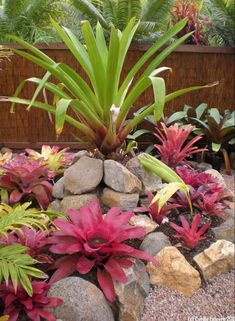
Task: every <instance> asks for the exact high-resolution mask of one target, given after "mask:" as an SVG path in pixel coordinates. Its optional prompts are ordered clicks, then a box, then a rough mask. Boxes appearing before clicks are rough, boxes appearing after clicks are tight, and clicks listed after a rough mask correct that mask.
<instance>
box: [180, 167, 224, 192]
mask: <svg viewBox="0 0 235 321" xmlns="http://www.w3.org/2000/svg"><path fill="white" fill-rule="evenodd" d="M176 172H177V174H178V175H179V176H180V177H181V178H182V179H183V181H184V182H185V184H187V185H190V186H192V187H193V188H195V189H198V188H199V187H203V191H204V192H208V191H211V193H215V192H223V190H224V188H223V186H221V185H220V183H219V181H218V180H217V179H216V178H215V177H214V176H212V175H211V174H208V173H204V172H198V171H197V170H195V169H190V168H187V167H177V168H176Z"/></svg>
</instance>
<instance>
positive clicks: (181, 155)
mask: <svg viewBox="0 0 235 321" xmlns="http://www.w3.org/2000/svg"><path fill="white" fill-rule="evenodd" d="M161 126H162V129H163V132H162V131H161V130H160V129H159V128H157V129H156V131H157V134H156V137H157V138H158V139H159V140H160V142H161V144H156V145H155V147H156V148H157V150H158V152H159V154H160V159H161V161H163V162H164V163H165V164H167V165H168V166H170V167H172V168H175V167H176V166H178V165H184V164H187V161H186V158H187V157H190V156H191V155H193V154H195V153H199V152H202V151H205V150H206V149H205V148H202V149H199V148H198V147H196V146H193V145H194V144H195V143H196V142H197V141H198V140H200V139H201V138H202V135H197V136H195V137H194V138H193V139H191V140H190V141H189V142H188V143H186V141H187V140H188V138H189V135H190V134H191V132H192V131H193V129H194V128H195V127H194V126H192V125H186V126H179V125H178V124H174V125H171V126H170V127H166V125H165V124H164V123H161Z"/></svg>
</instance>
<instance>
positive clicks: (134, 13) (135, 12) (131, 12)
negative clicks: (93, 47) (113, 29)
mask: <svg viewBox="0 0 235 321" xmlns="http://www.w3.org/2000/svg"><path fill="white" fill-rule="evenodd" d="M141 9H142V6H141V0H118V4H117V20H118V26H117V27H118V28H119V29H120V30H123V29H124V28H125V26H126V25H127V24H128V21H130V19H131V18H132V17H136V18H137V19H139V17H140V14H141Z"/></svg>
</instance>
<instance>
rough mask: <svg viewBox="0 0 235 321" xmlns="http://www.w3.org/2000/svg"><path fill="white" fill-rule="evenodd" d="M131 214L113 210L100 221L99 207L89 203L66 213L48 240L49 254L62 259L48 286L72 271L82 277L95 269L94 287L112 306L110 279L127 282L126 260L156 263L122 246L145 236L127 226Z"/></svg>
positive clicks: (58, 262) (128, 262)
mask: <svg viewBox="0 0 235 321" xmlns="http://www.w3.org/2000/svg"><path fill="white" fill-rule="evenodd" d="M133 214H134V213H132V212H124V213H122V212H121V211H120V209H119V208H115V207H113V208H112V209H110V210H109V211H108V213H107V214H106V216H105V217H103V216H102V212H101V209H100V205H99V203H98V202H97V201H92V202H91V203H90V204H89V205H88V206H86V207H83V208H81V209H80V210H79V211H76V210H70V211H69V218H70V220H69V221H65V220H63V219H56V220H55V221H54V223H55V225H56V226H57V227H58V229H59V231H57V232H55V233H54V235H52V236H51V237H50V238H49V240H48V243H49V244H52V246H51V247H50V251H51V252H52V253H56V254H66V255H65V256H62V257H61V258H60V259H58V260H57V261H56V263H55V265H54V268H57V271H56V272H55V273H54V275H53V276H52V279H51V282H55V281H56V280H58V279H61V278H64V277H66V276H68V275H70V274H71V273H73V272H75V271H78V272H79V273H81V274H86V273H88V272H89V271H91V270H92V269H93V268H96V269H97V280H98V283H99V285H100V287H101V289H102V290H103V292H104V294H105V296H106V297H107V298H108V300H110V301H111V302H113V301H114V299H115V291H114V285H113V279H114V280H117V281H119V282H123V283H124V282H126V281H127V277H126V275H125V272H124V270H123V268H127V267H130V266H132V265H133V262H132V261H131V260H130V257H134V258H140V259H144V260H150V261H155V262H156V260H155V259H154V258H153V257H152V256H150V255H148V254H147V253H144V252H142V251H140V250H136V249H134V248H132V247H131V246H129V245H127V244H124V243H123V242H124V241H126V240H128V239H132V238H139V237H143V236H144V235H145V231H144V229H143V228H140V227H133V226H130V225H128V224H127V223H128V222H129V220H130V218H131V217H132V216H133Z"/></svg>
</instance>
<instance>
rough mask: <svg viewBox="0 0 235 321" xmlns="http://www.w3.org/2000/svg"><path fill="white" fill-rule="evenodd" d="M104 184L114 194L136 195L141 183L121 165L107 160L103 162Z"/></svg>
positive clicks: (140, 188)
mask: <svg viewBox="0 0 235 321" xmlns="http://www.w3.org/2000/svg"><path fill="white" fill-rule="evenodd" d="M104 182H105V184H106V185H107V186H108V187H111V188H112V189H113V190H115V191H116V192H122V193H138V192H140V191H141V190H142V184H141V181H140V180H139V179H138V178H137V177H136V176H135V175H134V174H132V173H131V172H130V171H129V170H128V169H127V168H126V167H125V166H123V165H122V164H120V163H118V162H116V161H114V160H111V159H108V160H105V161H104Z"/></svg>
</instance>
